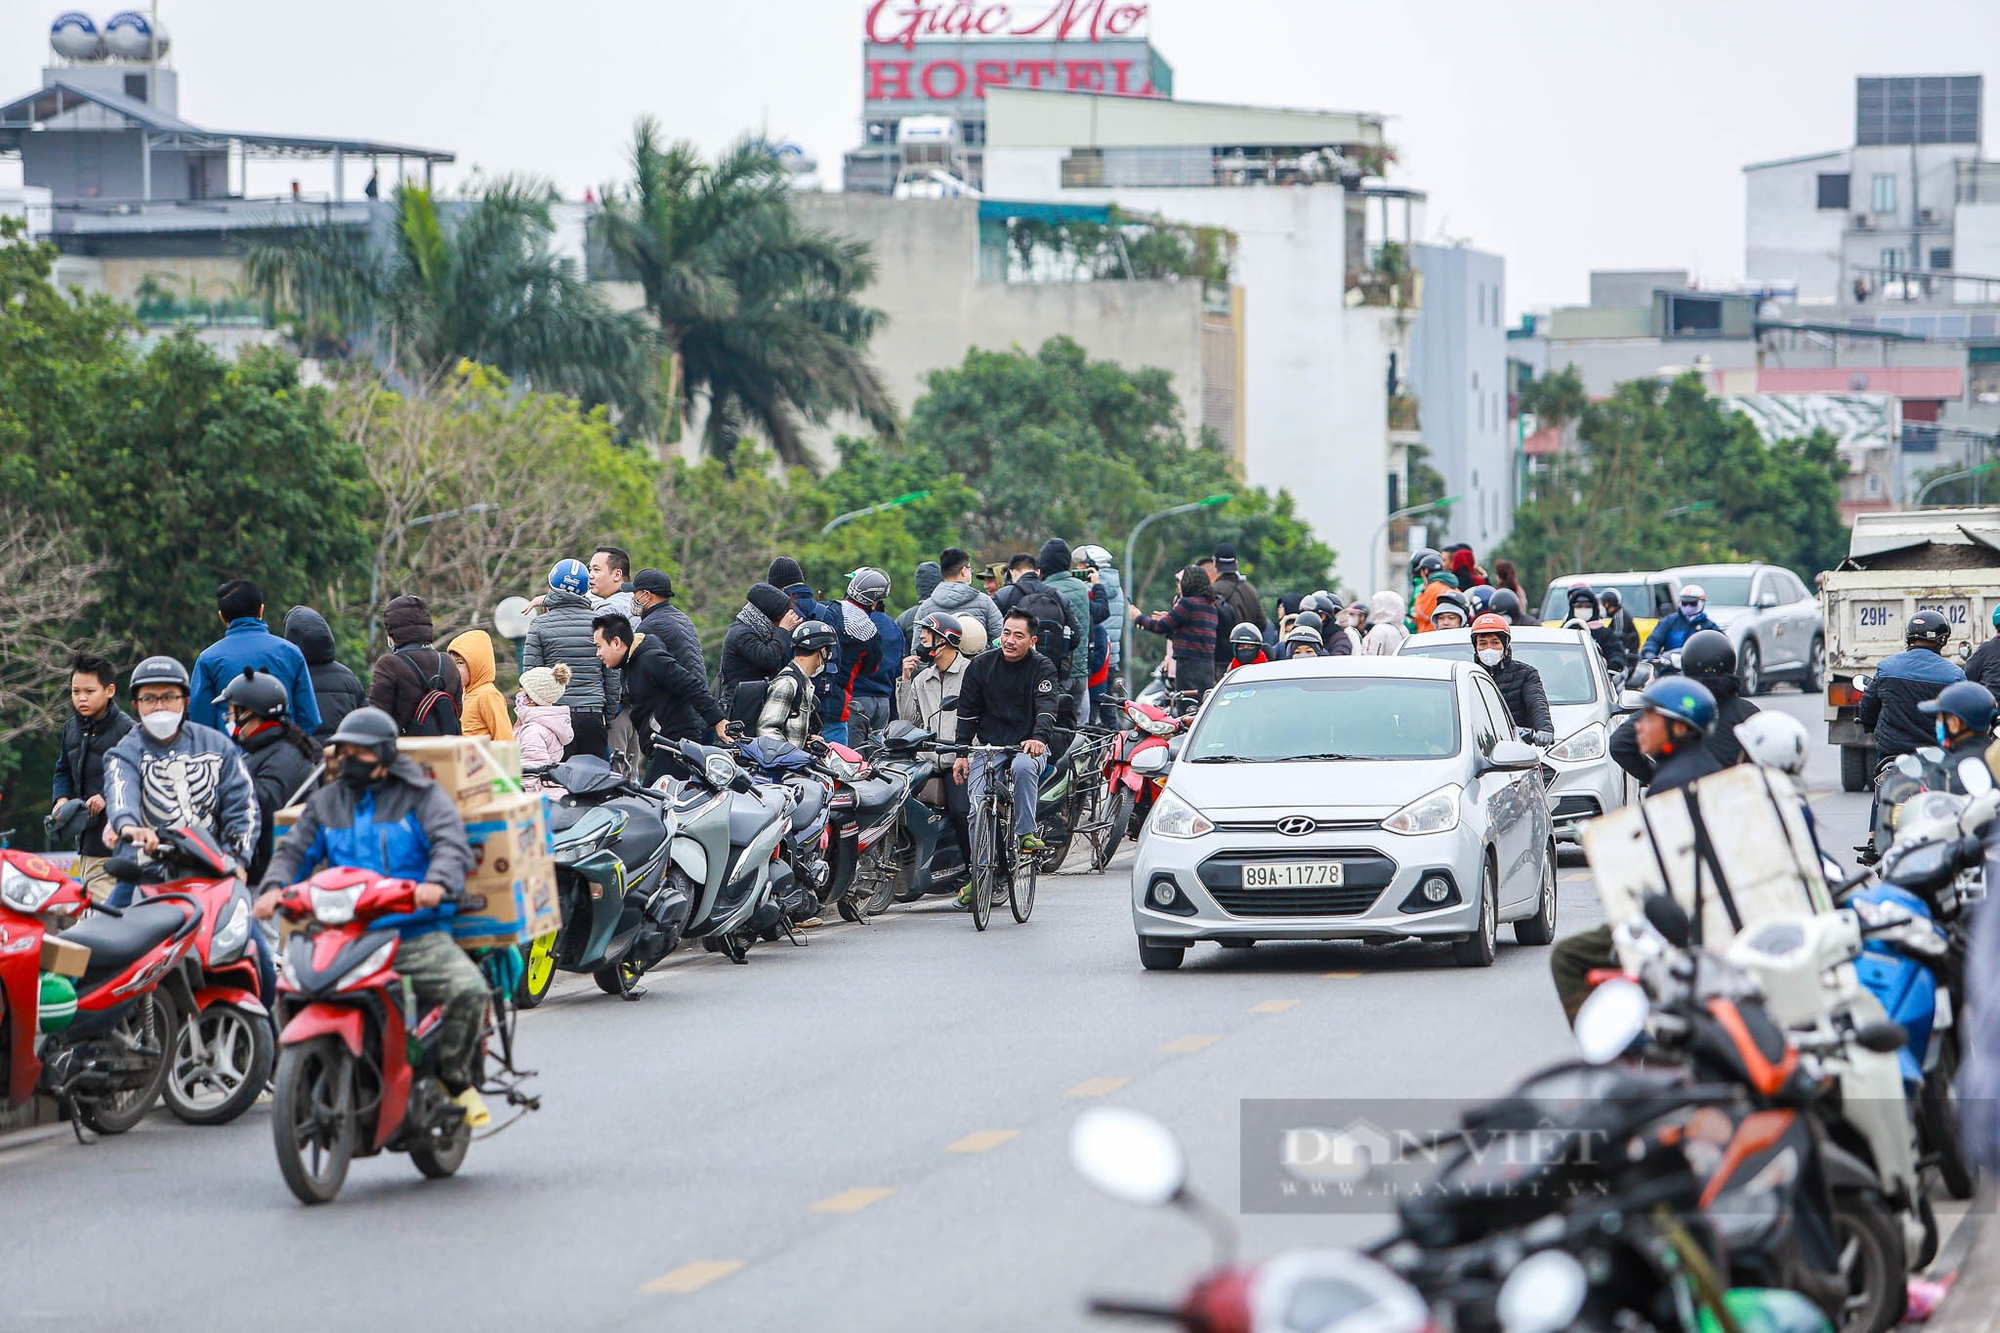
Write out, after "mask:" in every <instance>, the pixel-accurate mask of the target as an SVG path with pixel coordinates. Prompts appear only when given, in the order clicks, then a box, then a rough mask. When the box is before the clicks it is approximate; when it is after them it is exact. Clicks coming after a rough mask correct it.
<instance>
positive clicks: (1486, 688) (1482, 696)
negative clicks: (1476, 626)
mask: <svg viewBox="0 0 2000 1333" xmlns="http://www.w3.org/2000/svg"><path fill="white" fill-rule="evenodd" d="M1471 646H1472V645H1471V644H1467V645H1466V647H1467V648H1468V649H1470V648H1471ZM1492 688H1493V687H1492V685H1491V684H1489V683H1488V682H1486V681H1483V680H1481V679H1479V678H1478V677H1477V676H1474V677H1473V678H1472V694H1473V702H1474V704H1475V705H1476V707H1475V708H1474V710H1473V714H1472V743H1473V744H1474V745H1477V746H1478V747H1479V753H1481V754H1483V755H1487V756H1489V757H1490V756H1491V755H1492V753H1493V746H1494V745H1495V744H1496V743H1497V742H1498V741H1499V739H1500V737H1501V736H1502V735H1503V734H1506V733H1505V732H1503V730H1502V729H1503V728H1504V727H1505V726H1506V723H1507V704H1506V702H1505V701H1504V700H1502V701H1501V703H1500V705H1499V707H1497V708H1496V707H1494V704H1493V699H1492V696H1491V694H1490V693H1489V692H1490V691H1491V690H1492Z"/></svg>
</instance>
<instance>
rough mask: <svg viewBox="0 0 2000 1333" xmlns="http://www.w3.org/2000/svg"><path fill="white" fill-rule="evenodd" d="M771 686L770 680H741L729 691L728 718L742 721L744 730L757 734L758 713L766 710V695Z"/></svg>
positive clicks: (733, 720) (732, 720)
mask: <svg viewBox="0 0 2000 1333" xmlns="http://www.w3.org/2000/svg"><path fill="white" fill-rule="evenodd" d="M770 688H771V682H770V681H768V680H750V679H745V680H739V681H737V682H736V685H735V687H734V688H733V689H731V690H730V692H729V702H728V704H727V705H726V712H727V715H728V720H729V721H731V722H740V723H741V724H742V725H743V730H744V731H745V732H747V733H749V734H750V735H752V736H754V735H756V734H757V715H758V714H760V713H762V712H763V711H764V695H765V693H766V692H767V691H768V690H769V689H770Z"/></svg>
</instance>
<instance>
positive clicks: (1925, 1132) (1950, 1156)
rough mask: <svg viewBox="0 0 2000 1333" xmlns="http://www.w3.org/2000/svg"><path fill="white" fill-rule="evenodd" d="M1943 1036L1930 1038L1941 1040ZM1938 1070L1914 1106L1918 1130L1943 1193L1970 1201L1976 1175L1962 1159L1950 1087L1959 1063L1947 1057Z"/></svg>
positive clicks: (1928, 1077)
mask: <svg viewBox="0 0 2000 1333" xmlns="http://www.w3.org/2000/svg"><path fill="white" fill-rule="evenodd" d="M1943 1039H1944V1038H1943V1034H1938V1035H1937V1036H1934V1037H1932V1040H1933V1041H1940V1040H1943ZM1949 1051H1950V1047H1949V1046H1947V1047H1946V1057H1945V1058H1944V1059H1942V1060H1940V1061H1939V1062H1938V1067H1937V1068H1936V1069H1933V1070H1931V1071H1930V1073H1928V1074H1926V1075H1925V1076H1924V1090H1923V1095H1922V1096H1921V1097H1920V1098H1919V1099H1918V1103H1917V1129H1918V1131H1919V1133H1920V1134H1921V1136H1922V1138H1923V1147H1924V1151H1925V1153H1926V1154H1927V1155H1931V1156H1934V1157H1936V1159H1937V1168H1938V1177H1939V1179H1940V1180H1942V1181H1943V1182H1944V1189H1945V1193H1947V1194H1949V1195H1951V1197H1952V1198H1954V1199H1969V1198H1971V1197H1972V1195H1973V1193H1974V1191H1975V1190H1977V1189H1978V1187H1979V1175H1978V1172H1977V1171H1976V1170H1975V1168H1974V1167H1973V1165H1972V1163H1970V1162H1968V1161H1967V1160H1966V1159H1965V1145H1964V1143H1963V1142H1962V1141H1961V1139H1960V1137H1959V1132H1958V1095H1957V1093H1956V1092H1955V1091H1954V1090H1953V1087H1952V1084H1953V1082H1954V1081H1955V1078H1956V1075H1957V1072H1958V1071H1957V1065H1958V1061H1957V1060H1956V1059H1955V1058H1953V1057H1951V1055H1950V1054H1949Z"/></svg>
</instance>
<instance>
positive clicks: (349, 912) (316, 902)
mask: <svg viewBox="0 0 2000 1333" xmlns="http://www.w3.org/2000/svg"><path fill="white" fill-rule="evenodd" d="M311 894H312V909H313V920H315V921H317V922H319V923H320V924H321V925H322V926H344V925H346V924H347V923H348V922H350V921H352V920H353V919H354V905H355V904H356V903H358V902H360V901H361V886H360V885H358V884H357V885H355V886H354V887H353V888H351V889H322V888H320V887H318V886H317V885H315V886H314V887H313V889H312V890H311Z"/></svg>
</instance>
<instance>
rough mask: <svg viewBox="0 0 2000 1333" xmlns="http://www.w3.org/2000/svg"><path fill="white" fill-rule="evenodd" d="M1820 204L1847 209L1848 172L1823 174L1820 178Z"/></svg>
mask: <svg viewBox="0 0 2000 1333" xmlns="http://www.w3.org/2000/svg"><path fill="white" fill-rule="evenodd" d="M1819 206H1820V207H1821V208H1829V209H1831V208H1837V209H1839V210H1840V211H1841V212H1843V213H1844V212H1846V211H1847V173H1846V172H1844V171H1843V172H1841V173H1840V174H1839V175H1837V176H1836V175H1833V174H1831V173H1827V174H1822V175H1821V176H1820V178H1819Z"/></svg>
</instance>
